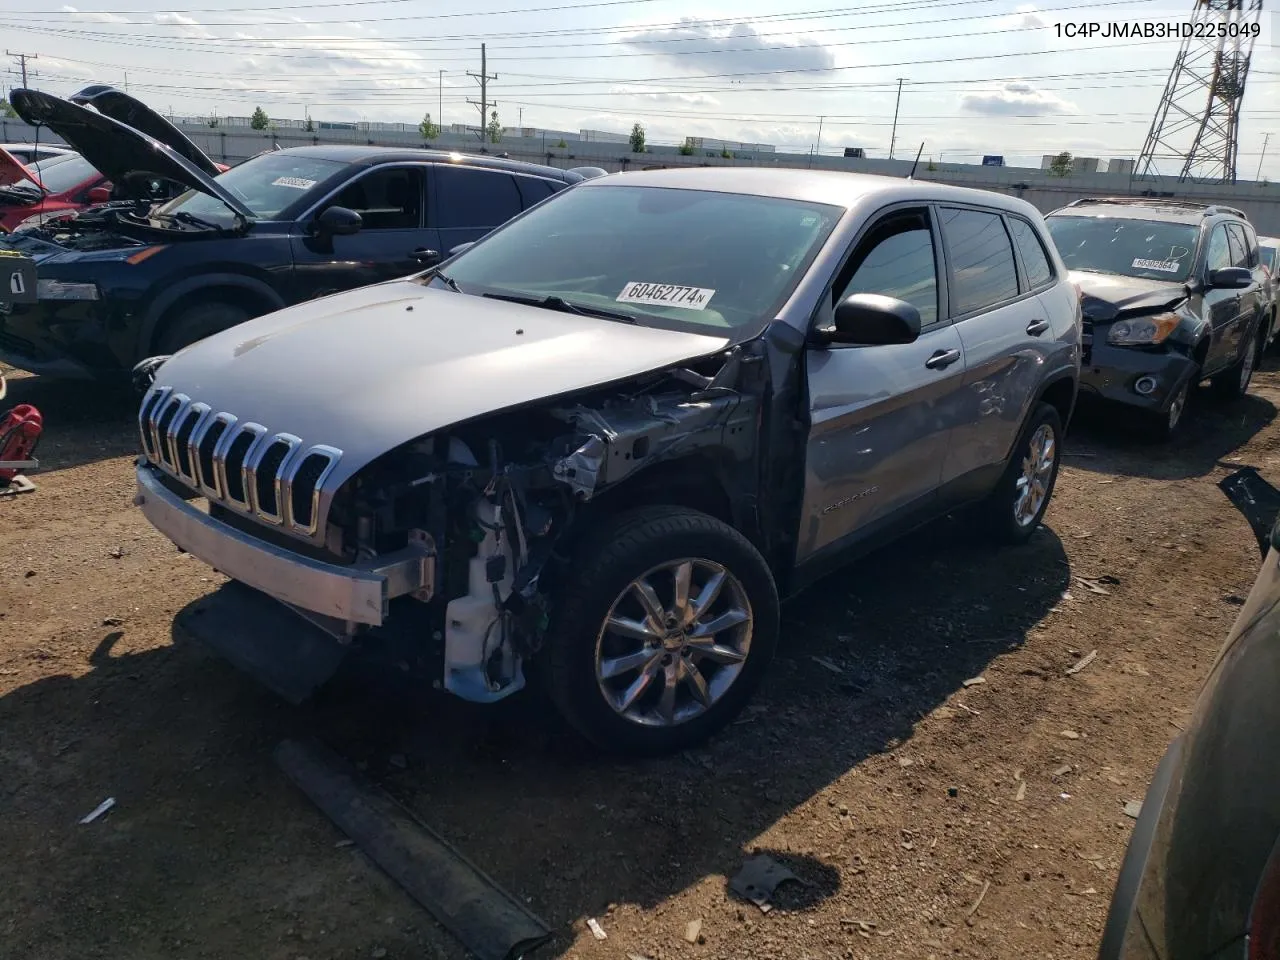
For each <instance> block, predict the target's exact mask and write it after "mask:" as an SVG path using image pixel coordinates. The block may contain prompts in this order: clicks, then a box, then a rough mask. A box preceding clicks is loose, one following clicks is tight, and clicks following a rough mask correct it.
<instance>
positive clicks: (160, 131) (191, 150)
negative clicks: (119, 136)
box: [67, 83, 222, 177]
mask: <svg viewBox="0 0 1280 960" xmlns="http://www.w3.org/2000/svg"><path fill="white" fill-rule="evenodd" d="M67 99H68V100H70V101H71V102H72V103H76V104H79V105H80V106H82V107H93V108H94V109H95V110H97V111H98V112H99V113H101V114H105V115H106V116H108V117H110V118H111V119H112V120H116V121H118V122H120V123H123V124H124V125H125V126H129V127H133V129H135V130H141V131H142V132H143V133H145V134H146V135H147V136H148V137H150V138H151V139H152V140H159V141H160V142H161V143H163V144H164V145H165V146H166V147H168V148H169V149H170V150H172V151H173V152H174V153H176V154H177V155H178V156H180V157H182V158H183V159H184V160H189V161H190V162H191V164H192V166H194V167H196V168H197V169H198V170H200V171H201V172H202V173H204V174H206V175H208V176H210V177H216V176H217V175H218V174H219V173H221V172H222V169H221V168H220V167H219V166H218V165H217V164H216V163H214V162H213V160H211V159H210V158H209V156H208V155H207V154H206V153H205V152H204V151H203V150H201V149H200V148H199V147H197V146H196V145H195V144H194V143H192V142H191V140H190V139H188V137H187V135H186V134H185V133H183V132H182V131H181V130H179V129H178V128H177V127H175V126H174V125H173V124H172V123H170V122H169V121H168V120H166V119H165V118H164V117H162V116H160V114H158V113H156V112H155V111H154V110H152V109H151V108H150V107H148V106H147V105H146V104H145V103H143V102H142V101H141V100H135V99H134V98H133V97H131V96H129V95H128V94H127V93H125V92H123V91H121V90H117V89H116V88H115V87H111V86H107V85H106V84H104V83H95V84H92V85H91V86H88V87H85V88H84V89H83V90H80V91H78V92H77V93H73V94H72V95H71V96H70V97H68V98H67Z"/></svg>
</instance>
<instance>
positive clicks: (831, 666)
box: [809, 657, 844, 673]
mask: <svg viewBox="0 0 1280 960" xmlns="http://www.w3.org/2000/svg"><path fill="white" fill-rule="evenodd" d="M809 659H810V660H812V661H813V662H814V663H816V664H818V665H819V666H823V667H826V668H827V669H828V670H830V671H831V672H832V673H844V671H843V670H842V669H840V668H839V667H838V666H836V665H835V664H834V663H832V662H831V661H830V660H828V659H827V658H826V657H810V658H809Z"/></svg>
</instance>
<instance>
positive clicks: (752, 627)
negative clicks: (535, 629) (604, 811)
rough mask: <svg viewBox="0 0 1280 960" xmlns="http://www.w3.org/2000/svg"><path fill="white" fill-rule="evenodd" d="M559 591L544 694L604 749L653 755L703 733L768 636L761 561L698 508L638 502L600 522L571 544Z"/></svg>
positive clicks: (749, 679)
mask: <svg viewBox="0 0 1280 960" xmlns="http://www.w3.org/2000/svg"><path fill="white" fill-rule="evenodd" d="M682 569H683V570H684V572H683V573H681V570H682ZM682 579H683V583H684V584H685V587H684V590H683V596H684V599H682V598H681V597H682V593H681V589H680V587H679V584H680V583H681V582H682ZM713 581H718V586H712V582H713ZM645 585H647V592H646V586H645ZM709 586H712V589H710V590H709V589H708V587H709ZM557 593H558V596H557V598H556V603H555V605H554V608H553V612H552V620H551V624H550V628H549V629H548V631H547V649H546V661H545V668H546V676H545V680H546V683H547V685H548V692H549V694H550V696H551V699H552V701H553V702H554V703H555V704H556V707H557V708H558V709H559V711H560V712H561V713H562V714H563V715H564V717H565V719H566V720H568V722H569V723H570V724H571V725H572V726H573V727H574V728H575V729H576V730H577V731H578V732H579V733H581V734H582V735H583V736H584V737H585V738H586V739H587V740H589V741H591V742H592V743H593V744H595V745H596V746H597V747H600V748H602V749H604V750H606V751H610V752H619V753H628V754H635V755H649V756H652V755H659V754H665V753H671V752H674V751H677V750H682V749H684V748H686V747H690V746H693V745H695V744H697V743H700V742H702V741H703V740H705V739H707V738H708V737H709V736H711V735H712V734H714V733H715V732H716V731H718V730H720V729H721V728H723V727H724V726H725V725H726V724H728V723H729V722H730V721H732V720H733V718H734V717H735V716H737V714H738V713H739V711H741V709H742V708H743V706H745V705H746V702H747V700H748V699H749V697H750V696H751V694H752V693H753V692H754V690H755V688H756V687H757V686H758V685H759V683H760V680H761V678H762V677H763V675H764V671H765V668H766V667H767V666H768V665H769V661H770V659H771V658H772V657H773V652H774V648H775V647H776V645H777V639H778V591H777V586H776V585H775V583H774V580H773V575H772V573H771V572H770V570H769V566H768V564H767V563H766V562H765V560H764V558H763V557H762V556H761V555H760V553H759V551H757V550H756V548H755V547H754V546H753V545H752V544H751V542H750V541H749V540H747V538H746V537H744V536H743V535H742V534H741V533H739V532H738V531H737V530H735V529H734V528H733V527H730V526H729V525H727V524H725V523H722V522H721V521H719V520H717V519H715V518H714V517H712V516H709V515H708V514H705V513H700V512H698V511H696V510H690V509H687V508H683V507H644V508H640V509H637V510H634V511H631V512H628V513H625V514H621V515H619V516H617V517H615V518H613V519H612V520H611V521H608V522H606V523H605V524H604V525H603V526H602V528H600V529H598V530H597V531H595V532H593V533H592V534H591V535H590V536H589V538H588V539H587V540H586V541H585V542H584V543H582V544H581V545H580V546H579V547H578V549H577V550H576V551H575V553H574V557H573V560H572V562H571V565H570V567H569V573H568V576H567V579H566V580H565V581H564V582H563V584H562V586H561V587H560V589H559V590H558V591H557ZM699 601H702V610H701V612H699V610H698V607H699V605H700V604H699ZM646 603H647V606H646ZM646 610H652V611H653V615H651V616H647V615H646ZM619 627H621V628H623V629H619Z"/></svg>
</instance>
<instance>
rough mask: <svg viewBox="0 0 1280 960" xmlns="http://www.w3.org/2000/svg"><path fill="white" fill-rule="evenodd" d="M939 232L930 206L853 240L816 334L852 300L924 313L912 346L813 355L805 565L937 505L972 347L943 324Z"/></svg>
mask: <svg viewBox="0 0 1280 960" xmlns="http://www.w3.org/2000/svg"><path fill="white" fill-rule="evenodd" d="M939 250H940V243H939V236H938V230H937V225H936V223H935V221H934V216H933V213H932V211H931V210H930V209H929V208H928V207H912V208H906V209H898V210H894V211H893V212H891V213H888V214H884V215H882V217H881V218H880V219H879V220H878V221H877V222H876V223H875V224H874V225H873V226H872V227H871V228H870V229H869V230H868V231H866V232H865V233H864V235H863V236H862V238H861V239H859V240H858V241H856V242H855V244H854V246H853V248H852V251H851V253H852V255H851V256H850V257H849V258H848V260H847V261H846V263H845V265H844V266H843V267H842V268H841V270H840V272H839V274H837V276H836V279H835V282H834V284H833V286H832V290H831V293H830V295H829V297H828V298H827V299H826V300H825V301H824V303H823V306H822V308H821V310H820V312H819V316H818V318H817V326H819V327H823V326H829V325H830V324H831V322H832V317H833V310H834V305H835V304H836V303H838V302H839V301H840V300H842V299H844V298H845V297H846V296H848V295H850V294H853V293H882V294H885V295H888V296H892V297H897V298H898V299H901V300H906V301H907V302H909V303H911V304H913V305H914V306H915V307H916V308H917V309H919V311H920V317H921V332H920V336H919V338H918V339H917V340H916V341H915V342H914V343H908V344H887V345H877V346H857V345H844V344H838V345H832V346H821V347H811V348H810V349H809V351H808V353H807V354H806V367H807V371H806V377H807V383H808V392H809V417H810V428H809V438H808V443H807V447H806V453H805V480H804V485H805V489H804V504H803V513H802V521H801V523H802V527H801V530H800V536H799V542H798V546H797V557H796V559H797V562H802V561H804V560H806V559H808V558H810V557H811V556H813V555H814V554H817V553H819V552H834V551H835V550H838V549H842V548H844V547H846V546H851V545H853V544H855V543H858V542H860V541H862V540H865V539H867V538H869V537H871V536H873V535H876V534H878V533H880V532H881V531H884V530H887V529H890V528H894V527H896V526H897V525H898V522H899V521H902V522H906V521H907V520H908V519H909V518H911V517H913V516H916V515H918V514H919V513H920V512H924V511H927V510H929V509H930V508H931V506H933V505H935V504H937V503H938V502H939V497H938V487H939V485H940V483H941V481H942V468H943V464H944V463H945V461H946V458H947V451H948V446H949V443H950V440H951V435H952V432H953V430H954V428H955V424H956V423H957V422H958V419H959V418H960V417H962V416H963V415H964V404H963V399H964V395H963V391H964V374H965V360H964V347H963V345H962V344H961V342H960V336H959V334H958V333H957V332H956V329H955V327H954V326H953V325H952V324H951V323H950V322H949V321H947V320H946V319H945V317H946V310H945V308H944V307H943V305H942V303H941V300H942V299H943V290H944V285H943V284H941V283H940V282H939V277H941V276H944V273H943V271H942V269H941V267H940V264H941V258H940V256H939Z"/></svg>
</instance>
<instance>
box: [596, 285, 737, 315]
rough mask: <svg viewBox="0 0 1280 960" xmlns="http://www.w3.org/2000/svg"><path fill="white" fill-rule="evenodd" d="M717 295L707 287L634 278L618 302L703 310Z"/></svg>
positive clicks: (620, 295)
mask: <svg viewBox="0 0 1280 960" xmlns="http://www.w3.org/2000/svg"><path fill="white" fill-rule="evenodd" d="M715 295H716V292H715V291H714V290H708V289H706V288H705V287H680V286H676V285H675V284H673V283H641V282H639V281H637V280H632V281H631V282H630V283H628V284H627V285H626V286H625V287H623V288H622V292H621V293H620V294H618V299H617V302H618V303H644V304H649V305H650V306H655V307H681V308H683V309H685V310H702V309H705V308H706V306H707V304H708V303H710V302H711V298H712V297H714V296H715Z"/></svg>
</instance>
